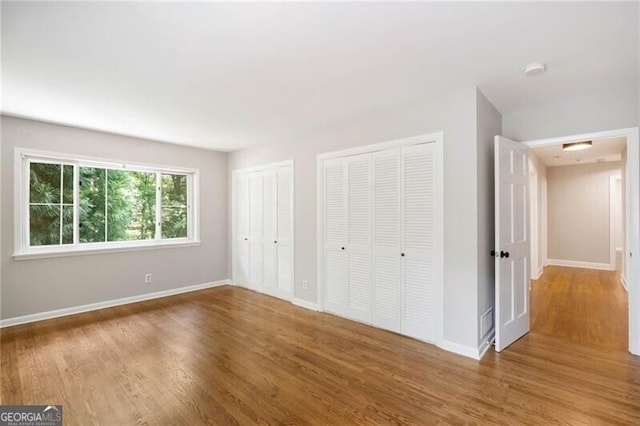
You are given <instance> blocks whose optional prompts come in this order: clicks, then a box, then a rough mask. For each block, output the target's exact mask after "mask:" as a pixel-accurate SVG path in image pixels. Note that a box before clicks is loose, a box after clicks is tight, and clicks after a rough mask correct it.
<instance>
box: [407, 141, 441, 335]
mask: <svg viewBox="0 0 640 426" xmlns="http://www.w3.org/2000/svg"><path fill="white" fill-rule="evenodd" d="M436 167H437V164H436V156H435V143H426V144H420V145H414V146H409V147H405V148H402V150H401V168H402V173H401V176H402V178H401V179H402V181H401V183H402V202H401V206H402V208H401V218H402V221H401V225H402V231H401V235H402V253H403V256H402V258H401V259H402V260H401V261H402V270H403V280H402V282H403V288H402V304H403V306H402V333H403V334H406V335H408V336H411V337H415V338H417V339H420V340H426V341H429V342H434V341H435V340H436V303H437V302H436V300H435V296H436V295H437V294H438V291H437V288H436V283H437V280H438V279H439V278H438V277H437V274H436V265H435V259H436V252H435V249H436V243H437V235H436V229H435V220H436V213H435V208H436V205H435V203H436V193H435V191H436V182H435V179H436Z"/></svg>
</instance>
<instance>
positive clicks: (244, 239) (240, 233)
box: [233, 173, 250, 287]
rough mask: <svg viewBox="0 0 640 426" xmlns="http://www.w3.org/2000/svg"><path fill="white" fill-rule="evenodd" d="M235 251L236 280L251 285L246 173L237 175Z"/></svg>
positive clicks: (247, 181)
mask: <svg viewBox="0 0 640 426" xmlns="http://www.w3.org/2000/svg"><path fill="white" fill-rule="evenodd" d="M235 203H236V206H235V207H236V208H235V218H234V219H235V226H236V229H235V235H236V238H235V253H234V262H233V264H234V274H233V278H234V281H235V282H236V283H238V284H240V285H243V286H246V287H248V286H249V247H250V244H249V178H248V175H247V174H246V173H242V174H236V175H235Z"/></svg>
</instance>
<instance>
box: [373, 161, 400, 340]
mask: <svg viewBox="0 0 640 426" xmlns="http://www.w3.org/2000/svg"><path fill="white" fill-rule="evenodd" d="M372 167H373V293H374V300H373V324H374V325H375V326H377V327H380V328H384V329H387V330H391V331H395V332H400V331H401V306H402V304H401V298H402V295H401V290H402V262H401V259H402V257H401V254H402V250H401V247H400V198H401V192H400V191H401V185H400V149H391V150H387V151H378V152H375V153H373V163H372Z"/></svg>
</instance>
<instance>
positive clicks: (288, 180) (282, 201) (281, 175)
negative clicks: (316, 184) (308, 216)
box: [265, 165, 293, 298]
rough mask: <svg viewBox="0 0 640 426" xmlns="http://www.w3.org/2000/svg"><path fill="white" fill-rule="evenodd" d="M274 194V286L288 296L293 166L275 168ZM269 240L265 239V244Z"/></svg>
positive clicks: (290, 281)
mask: <svg viewBox="0 0 640 426" xmlns="http://www.w3.org/2000/svg"><path fill="white" fill-rule="evenodd" d="M274 175H275V180H276V182H275V194H276V204H277V206H276V208H275V211H276V221H275V223H276V236H275V238H274V240H273V241H274V246H275V247H276V253H277V255H276V263H277V266H276V267H275V272H276V277H277V279H276V288H277V292H278V293H279V294H278V295H279V296H280V297H284V298H290V297H291V294H292V293H293V167H292V166H290V165H287V166H281V167H276V168H275V174H274ZM269 242H271V241H266V242H265V244H267V243H269Z"/></svg>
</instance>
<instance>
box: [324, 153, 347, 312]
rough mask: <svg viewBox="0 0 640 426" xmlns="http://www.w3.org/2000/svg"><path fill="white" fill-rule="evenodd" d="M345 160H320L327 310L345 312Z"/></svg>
mask: <svg viewBox="0 0 640 426" xmlns="http://www.w3.org/2000/svg"><path fill="white" fill-rule="evenodd" d="M345 166H346V162H345V160H344V159H342V158H337V159H332V160H327V161H325V162H324V171H323V173H324V185H325V188H324V189H325V191H324V212H323V214H324V223H325V229H324V231H325V232H324V234H325V241H324V249H325V252H324V271H323V272H324V283H325V309H326V311H327V312H332V313H334V314H338V315H342V316H346V315H348V312H347V290H348V289H347V255H346V245H347V241H346V238H347V226H346V224H347V219H346V213H347V212H346V179H345V172H346V167H345Z"/></svg>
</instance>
